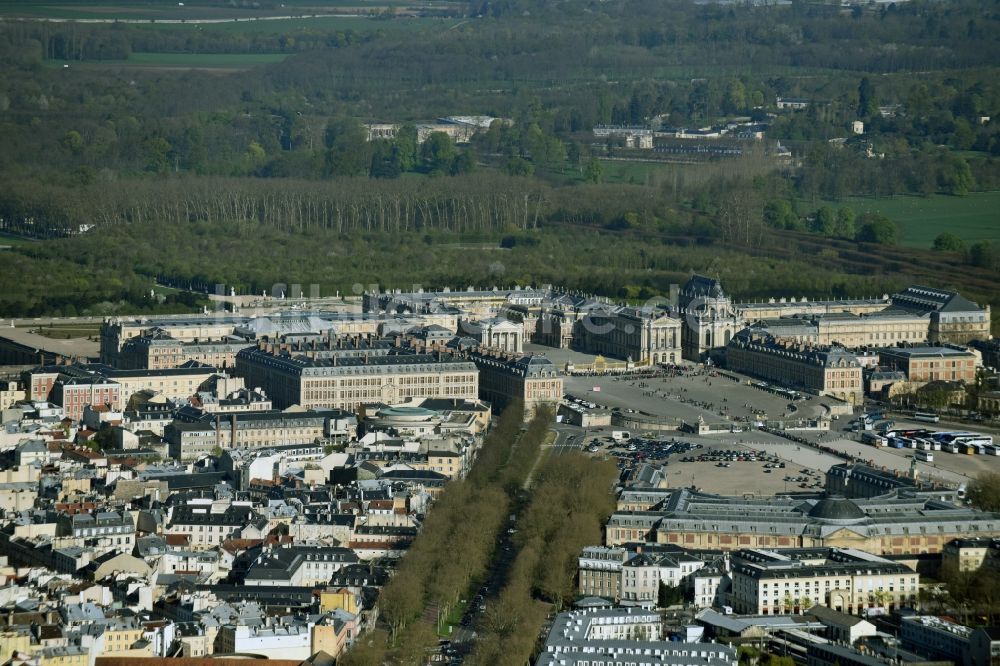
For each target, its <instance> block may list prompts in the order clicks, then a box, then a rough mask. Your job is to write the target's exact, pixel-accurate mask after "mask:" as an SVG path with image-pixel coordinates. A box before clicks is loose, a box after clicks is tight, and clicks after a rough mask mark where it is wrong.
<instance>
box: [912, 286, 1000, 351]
mask: <svg viewBox="0 0 1000 666" xmlns="http://www.w3.org/2000/svg"><path fill="white" fill-rule="evenodd" d="M892 304H893V306H894V307H896V308H899V309H902V310H907V311H909V312H916V313H919V314H926V315H928V316H929V318H930V326H929V328H928V334H927V339H928V341H930V342H931V343H932V344H945V343H952V344H959V345H964V344H968V343H969V342H971V341H972V340H989V339H990V306H989V305H987V306H986V307H980V306H979V305H978V304H977V303H973V302H972V301H970V300H968V299H967V298H965V297H963V296H962V295H961V294H959V293H957V292H954V291H947V290H944V289H934V288H933V287H924V286H921V285H913V286H911V287H907V288H906V289H904V290H903V291H901V292H899V293H898V294H893V295H892Z"/></svg>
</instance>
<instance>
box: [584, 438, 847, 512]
mask: <svg viewBox="0 0 1000 666" xmlns="http://www.w3.org/2000/svg"><path fill="white" fill-rule="evenodd" d="M611 432H612V430H611V429H591V430H588V431H587V434H586V435H585V436H584V437H582V439H580V440H579V441H580V442H581V445H582V448H583V449H584V450H585V451H586V452H588V453H589V454H590V455H593V456H597V457H609V458H611V459H613V460H615V462H616V463H617V464H618V467H619V469H620V470H623V471H627V470H631V469H634V468H636V467H637V466H639V465H641V464H643V463H647V462H648V463H655V464H658V465H663V471H664V474H665V475H666V478H667V482H668V483H669V485H670V487H675V488H676V487H692V486H693V487H696V488H698V489H699V490H702V491H705V492H710V493H718V494H724V495H744V494H753V495H758V496H763V495H774V494H775V493H782V492H799V493H802V492H819V491H820V490H821V486H822V483H823V479H824V474H825V472H826V469H827V468H828V467H829V466H830V465H831V464H834V463H835V462H840V460H839V459H838V458H836V457H834V456H829V455H824V454H821V455H823V457H824V458H828V460H827V461H822V462H826V465H825V466H823V465H813V466H804V465H801V464H797V463H796V462H793V460H791V459H790V458H791V457H794V456H789V454H790V453H792V452H794V449H795V446H794V445H792V446H790V447H789V446H786V445H783V444H782V442H784V443H785V444H788V442H787V441H785V440H780V439H776V440H774V441H771V440H768V441H767V442H763V443H762V442H757V443H754V444H749V443H741V442H740V440H739V436H738V435H735V434H728V435H724V436H719V437H711V438H710V437H697V436H688V435H683V434H678V435H676V436H673V437H671V436H669V435H663V436H659V437H636V438H635V440H634V441H632V440H628V441H622V442H616V441H614V440H613V439H612V438H611ZM755 434H756V433H755ZM762 434H763V433H762ZM763 436H764V437H765V438H769V437H772V436H769V435H766V434H763ZM790 449H791V450H790ZM809 451H810V452H811V450H809ZM814 460H815V458H814ZM799 477H802V478H801V479H800V478H799ZM801 484H805V486H802V485H801Z"/></svg>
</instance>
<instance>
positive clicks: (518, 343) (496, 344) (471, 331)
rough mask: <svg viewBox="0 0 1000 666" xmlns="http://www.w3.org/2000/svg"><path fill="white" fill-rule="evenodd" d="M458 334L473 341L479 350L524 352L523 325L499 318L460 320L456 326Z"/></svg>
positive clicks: (510, 352)
mask: <svg viewBox="0 0 1000 666" xmlns="http://www.w3.org/2000/svg"><path fill="white" fill-rule="evenodd" d="M458 333H459V335H462V336H468V337H470V338H472V339H474V340H475V341H476V342H477V343H478V346H479V347H480V348H484V349H491V350H497V351H500V352H503V353H507V354H520V353H522V352H523V351H524V325H523V324H519V323H516V322H513V321H510V320H508V319H503V318H501V317H490V318H488V319H478V320H474V321H470V320H462V321H461V322H459V325H458Z"/></svg>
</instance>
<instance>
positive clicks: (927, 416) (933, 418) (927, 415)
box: [912, 412, 941, 423]
mask: <svg viewBox="0 0 1000 666" xmlns="http://www.w3.org/2000/svg"><path fill="white" fill-rule="evenodd" d="M912 418H913V420H914V421H925V422H927V423H937V422H938V421H940V420H941V417H940V416H938V415H937V414H935V413H934V412H916V413H915V414H914V415H913V417H912Z"/></svg>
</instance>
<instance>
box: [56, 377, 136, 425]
mask: <svg viewBox="0 0 1000 666" xmlns="http://www.w3.org/2000/svg"><path fill="white" fill-rule="evenodd" d="M121 393H122V386H120V385H119V384H118V383H117V382H114V381H111V380H109V379H107V378H105V377H101V376H99V375H92V376H87V377H69V376H65V375H61V376H59V378H58V379H56V381H55V383H54V384H53V385H52V392H51V394H50V395H51V401H52V402H53V403H55V404H57V405H59V406H60V407H62V408H63V413H64V414H65V415H66V418H70V419H73V420H74V421H79V420H80V419H82V418H83V410H84V409H85V408H86V407H97V406H103V405H111V406H113V407H115V408H118V406H119V405H120V404H121Z"/></svg>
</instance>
